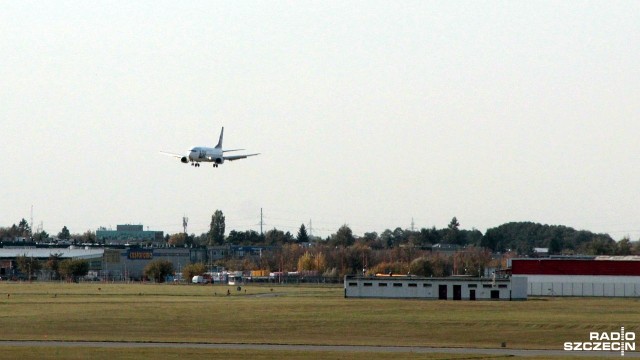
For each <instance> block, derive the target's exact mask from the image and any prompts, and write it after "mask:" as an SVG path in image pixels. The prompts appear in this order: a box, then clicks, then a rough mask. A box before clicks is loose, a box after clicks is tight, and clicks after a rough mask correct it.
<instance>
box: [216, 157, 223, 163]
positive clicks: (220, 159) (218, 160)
mask: <svg viewBox="0 0 640 360" xmlns="http://www.w3.org/2000/svg"><path fill="white" fill-rule="evenodd" d="M215 161H216V164H222V163H223V162H224V159H223V158H216V160H215Z"/></svg>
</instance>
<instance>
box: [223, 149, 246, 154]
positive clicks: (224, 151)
mask: <svg viewBox="0 0 640 360" xmlns="http://www.w3.org/2000/svg"><path fill="white" fill-rule="evenodd" d="M241 150H244V149H233V150H223V151H222V152H223V153H226V152H231V151H241Z"/></svg>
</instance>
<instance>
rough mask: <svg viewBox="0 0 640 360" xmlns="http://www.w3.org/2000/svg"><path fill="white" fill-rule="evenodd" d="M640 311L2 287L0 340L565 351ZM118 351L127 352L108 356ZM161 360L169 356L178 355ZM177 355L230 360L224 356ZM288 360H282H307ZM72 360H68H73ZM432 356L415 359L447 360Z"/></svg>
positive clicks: (565, 301)
mask: <svg viewBox="0 0 640 360" xmlns="http://www.w3.org/2000/svg"><path fill="white" fill-rule="evenodd" d="M227 290H228V291H229V292H230V294H231V295H229V296H227V295H226V294H227ZM639 305H640V300H638V299H630V298H544V299H535V298H534V299H529V300H528V301H513V302H504V301H500V302H493V301H476V302H472V301H431V300H429V301H426V300H398V299H345V298H344V297H343V289H342V287H327V286H279V285H273V286H269V285H266V286H264V285H263V286H258V285H248V286H243V287H242V290H241V291H237V289H236V287H230V286H211V285H208V286H202V285H172V284H164V285H155V284H105V283H83V284H67V283H32V284H29V283H13V282H0V323H1V324H2V328H3V331H2V332H0V340H76V341H134V342H198V343H200V342H202V343H248V344H311V345H376V346H384V345H389V346H434V347H477V348H498V347H501V344H502V343H506V345H507V347H508V348H518V349H555V350H561V349H562V344H563V343H564V342H565V341H584V340H588V333H589V332H590V331H616V330H618V329H619V327H620V326H625V328H627V329H638V328H640V315H639V314H638V306H639ZM3 349H6V348H4V347H3ZM56 349H57V351H64V352H74V351H77V350H74V349H60V348H56ZM126 350H127V351H134V352H146V351H152V350H149V349H134V350H131V349H126ZM3 351H4V350H3ZM15 351H18V352H19V351H20V350H19V349H15ZM112 351H121V350H116V349H109V350H105V353H109V352H112ZM153 351H155V350H153ZM158 351H162V353H163V354H166V355H168V354H169V353H170V352H171V351H174V350H167V349H162V350H158ZM175 351H176V352H177V353H180V354H183V353H184V352H185V351H188V352H200V351H202V352H207V353H209V354H212V353H219V356H221V358H228V357H227V356H225V355H224V351H223V350H193V349H189V350H182V349H181V350H175ZM234 353H237V352H234ZM239 353H245V355H246V356H253V355H252V354H253V353H252V352H251V351H241V352H239ZM281 353H282V354H278V356H277V357H280V355H282V358H285V359H286V358H287V356H289V355H291V356H293V357H294V358H301V357H300V354H296V353H295V352H285V351H283V352H281ZM288 354H289V355H288ZM313 354H314V356H312V357H313V358H319V357H318V355H319V353H313ZM68 355H69V356H66V355H65V356H63V357H64V358H73V357H74V355H73V354H68ZM351 355H353V354H352V353H349V354H348V358H354V357H352V356H351ZM405 355H407V356H405ZM216 356H217V355H216ZM366 356H367V359H373V358H374V357H372V356H373V355H372V354H366ZM411 356H413V355H411ZM416 356H418V355H416ZM420 356H422V357H420ZM429 356H432V355H431V354H429V355H419V356H418V357H415V358H420V359H423V358H425V359H431V358H443V357H437V356H436V357H429ZM20 357H22V356H20ZM105 357H106V356H105ZM116 357H118V358H121V357H120V356H116ZM140 357H145V356H144V355H141V356H140ZM402 357H403V358H405V357H406V358H409V354H403V355H402ZM92 358H93V356H92ZM181 358H184V357H181ZM256 358H258V359H259V358H260V357H256ZM302 358H304V357H302ZM326 358H340V356H339V357H326ZM343 358H347V356H343ZM411 358H414V357H411ZM444 358H447V359H453V358H457V357H456V356H451V355H445V357H444ZM462 358H469V357H468V356H467V357H462ZM484 358H491V357H484ZM496 358H497V357H496Z"/></svg>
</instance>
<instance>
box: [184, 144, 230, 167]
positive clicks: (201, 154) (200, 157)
mask: <svg viewBox="0 0 640 360" xmlns="http://www.w3.org/2000/svg"><path fill="white" fill-rule="evenodd" d="M188 158H189V161H191V162H201V161H203V162H215V163H216V164H222V163H223V162H224V157H223V155H222V149H220V148H210V147H202V146H197V147H194V148H192V149H191V151H189V155H188Z"/></svg>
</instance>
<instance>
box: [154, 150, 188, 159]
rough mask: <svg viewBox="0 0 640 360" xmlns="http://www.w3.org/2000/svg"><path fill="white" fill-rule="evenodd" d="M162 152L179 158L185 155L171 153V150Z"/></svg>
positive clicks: (161, 152)
mask: <svg viewBox="0 0 640 360" xmlns="http://www.w3.org/2000/svg"><path fill="white" fill-rule="evenodd" d="M160 154H162V155H167V156H173V157H176V158H178V159H181V158H182V157H183V156H184V155H179V154H174V153H170V152H166V151H160Z"/></svg>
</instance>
